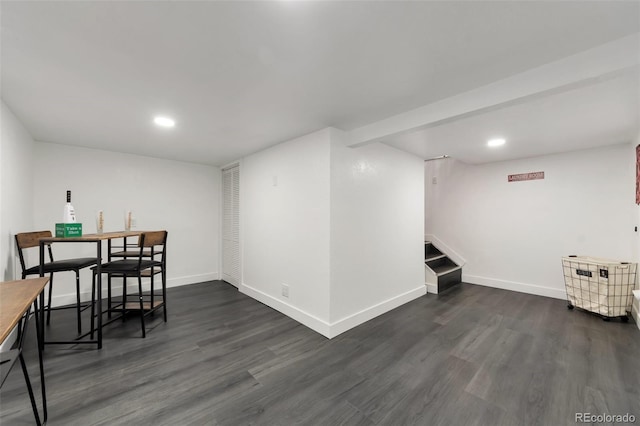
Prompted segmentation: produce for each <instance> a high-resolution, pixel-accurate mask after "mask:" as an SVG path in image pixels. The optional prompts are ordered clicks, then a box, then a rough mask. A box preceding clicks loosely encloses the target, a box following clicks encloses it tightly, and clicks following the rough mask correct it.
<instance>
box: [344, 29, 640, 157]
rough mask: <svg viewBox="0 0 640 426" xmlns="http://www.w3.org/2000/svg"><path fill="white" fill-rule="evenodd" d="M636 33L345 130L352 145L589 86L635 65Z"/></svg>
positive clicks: (639, 65) (638, 62) (638, 63)
mask: <svg viewBox="0 0 640 426" xmlns="http://www.w3.org/2000/svg"><path fill="white" fill-rule="evenodd" d="M639 40H640V33H636V34H633V35H630V36H627V37H623V38H621V39H618V40H615V41H613V42H610V43H606V44H603V45H601V46H598V47H595V48H593V49H589V50H586V51H584V52H581V53H578V54H575V55H572V56H568V57H566V58H564V59H561V60H558V61H555V62H551V63H549V64H545V65H542V66H540V67H537V68H533V69H531V70H529V71H525V72H523V73H520V74H516V75H514V76H512V77H508V78H505V79H503V80H499V81H497V82H494V83H491V84H488V85H486V86H482V87H479V88H477V89H473V90H470V91H468V92H464V93H461V94H459V95H455V96H452V97H450V98H446V99H443V100H440V101H437V102H434V103H432V104H428V105H424V106H422V107H419V108H416V109H413V110H411V111H407V112H405V113H402V114H398V115H395V116H392V117H389V118H386V119H384V120H380V121H377V122H375V123H371V124H368V125H366V126H362V127H359V128H357V129H354V130H351V131H350V132H347V133H346V135H345V144H346V145H347V146H350V147H357V146H361V145H365V144H368V143H372V142H381V141H384V139H385V138H387V137H390V136H395V135H398V134H402V133H408V132H412V131H416V130H420V129H425V128H428V127H434V126H437V125H440V124H444V123H448V122H451V121H455V120H459V119H461V118H465V117H470V116H473V115H477V114H481V113H484V112H487V111H491V110H495V109H500V108H504V107H506V106H511V105H515V104H519V103H523V102H526V101H529V100H532V99H536V98H540V97H544V96H549V95H552V94H556V93H561V92H565V91H568V90H572V89H576V88H579V87H584V86H589V85H592V84H595V83H598V82H601V81H604V80H607V79H611V78H615V77H616V76H618V75H621V74H624V73H627V72H638V70H639V69H640V50H639V45H640V43H639Z"/></svg>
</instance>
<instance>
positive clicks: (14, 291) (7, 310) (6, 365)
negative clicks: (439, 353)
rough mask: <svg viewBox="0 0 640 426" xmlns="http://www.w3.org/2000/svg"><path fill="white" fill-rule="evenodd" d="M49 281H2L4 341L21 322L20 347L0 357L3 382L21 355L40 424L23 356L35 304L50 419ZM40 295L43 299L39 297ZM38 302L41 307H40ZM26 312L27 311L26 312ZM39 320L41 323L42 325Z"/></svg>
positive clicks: (1, 337)
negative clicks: (45, 331)
mask: <svg viewBox="0 0 640 426" xmlns="http://www.w3.org/2000/svg"><path fill="white" fill-rule="evenodd" d="M48 282H49V278H32V279H28V280H18V281H7V282H2V283H0V344H2V343H3V342H4V341H5V339H6V338H7V337H8V336H9V334H11V331H12V330H13V329H14V328H15V327H16V326H18V348H17V349H12V350H10V351H9V352H6V353H3V354H2V358H1V359H0V366H1V367H2V369H1V370H2V374H1V375H0V376H1V382H0V386H1V385H2V383H4V380H5V379H6V377H7V375H8V374H9V371H10V370H11V367H13V364H14V363H15V361H16V360H17V359H19V360H20V364H21V366H22V372H23V374H24V379H25V382H26V384H27V389H28V391H29V398H30V399H31V407H32V408H33V414H34V416H35V418H36V423H37V424H38V425H40V424H41V423H40V416H39V415H38V408H37V406H36V402H35V398H34V396H33V389H32V388H31V381H30V380H29V374H28V373H27V366H26V364H25V362H24V358H23V357H22V344H23V342H24V337H25V334H26V331H27V325H28V321H29V312H30V310H31V305H34V314H35V315H34V317H35V319H36V336H37V340H38V344H37V346H38V359H39V364H40V384H41V388H42V407H43V421H44V422H45V423H46V421H47V398H46V391H45V382H44V368H43V367H44V366H43V363H42V341H41V340H42V338H43V335H42V332H41V331H42V325H43V320H44V288H45V286H46V285H47V283H48ZM38 296H39V297H40V302H39V303H37V302H36V299H38ZM38 305H39V306H40V308H39V309H38ZM25 314H26V315H25ZM38 323H39V324H40V325H38Z"/></svg>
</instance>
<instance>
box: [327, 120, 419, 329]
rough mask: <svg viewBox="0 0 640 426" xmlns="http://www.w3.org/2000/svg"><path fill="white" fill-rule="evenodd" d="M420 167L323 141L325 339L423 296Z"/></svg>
mask: <svg viewBox="0 0 640 426" xmlns="http://www.w3.org/2000/svg"><path fill="white" fill-rule="evenodd" d="M423 164H424V162H423V160H422V159H420V158H418V157H416V156H414V155H411V154H407V153H405V152H402V151H399V150H397V149H395V148H391V147H389V146H387V145H384V144H380V143H374V144H370V145H366V146H363V147H361V148H347V147H345V146H344V144H343V142H342V140H341V138H340V134H338V131H335V130H334V132H333V137H332V144H331V316H330V318H331V323H332V335H337V334H339V333H340V332H342V331H345V330H347V329H349V328H351V327H353V326H355V325H358V324H360V323H362V322H364V321H367V320H369V319H371V318H373V317H375V316H377V315H380V314H381V313H384V312H387V311H389V310H391V309H393V308H395V307H397V306H399V305H401V304H403V303H406V302H407V301H409V300H412V299H415V298H416V297H420V296H422V295H424V294H425V292H426V287H425V285H424V255H423V252H424V245H423V235H424V165H423Z"/></svg>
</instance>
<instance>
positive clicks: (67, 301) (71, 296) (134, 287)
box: [45, 272, 220, 307]
mask: <svg viewBox="0 0 640 426" xmlns="http://www.w3.org/2000/svg"><path fill="white" fill-rule="evenodd" d="M219 276H220V274H219V273H218V272H209V273H206V274H198V275H187V276H184V277H176V278H167V288H171V287H180V286H183V285H189V284H198V283H201V282H205V281H213V280H217V279H218V277H219ZM102 279H103V281H102V297H103V298H104V297H107V287H106V275H105V276H103V278H102ZM131 280H132V279H131V278H129V283H128V284H127V289H128V291H131V292H137V291H138V284H137V283H134V281H131ZM133 280H135V278H134V279H133ZM89 281H90V279H89ZM155 282H156V283H160V278H159V276H158V277H157V278H156V281H155ZM144 283H145V282H144V281H143V285H144ZM80 284H81V286H82V287H85V285H84V284H85V283H84V282H82V281H81V282H80ZM87 286H88V287H91V282H89V283H88V284H87ZM55 291H56V289H55V288H54V289H53V292H54V295H53V298H52V299H51V306H54V307H56V306H66V305H73V304H75V303H76V293H75V292H74V293H66V294H59V295H56V294H55ZM47 292H48V290H47ZM111 292H112V294H113V295H114V296H119V295H121V294H122V280H121V279H117V280H116V283H115V284H112V285H111ZM46 295H48V293H45V296H46ZM80 300H81V301H82V302H87V301H89V300H91V289H89V288H87V289H86V290H84V291H82V292H81V293H80Z"/></svg>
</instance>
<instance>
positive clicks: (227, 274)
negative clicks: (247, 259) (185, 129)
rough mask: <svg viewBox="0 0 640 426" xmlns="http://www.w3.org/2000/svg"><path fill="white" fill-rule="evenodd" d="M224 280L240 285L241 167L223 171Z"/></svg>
mask: <svg viewBox="0 0 640 426" xmlns="http://www.w3.org/2000/svg"><path fill="white" fill-rule="evenodd" d="M222 192H223V196H222V209H223V218H222V279H223V280H225V281H226V282H228V283H230V284H233V285H234V286H236V287H238V285H239V284H240V167H239V166H235V167H232V168H229V169H226V170H223V171H222Z"/></svg>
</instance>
